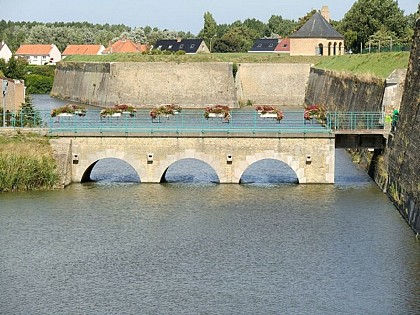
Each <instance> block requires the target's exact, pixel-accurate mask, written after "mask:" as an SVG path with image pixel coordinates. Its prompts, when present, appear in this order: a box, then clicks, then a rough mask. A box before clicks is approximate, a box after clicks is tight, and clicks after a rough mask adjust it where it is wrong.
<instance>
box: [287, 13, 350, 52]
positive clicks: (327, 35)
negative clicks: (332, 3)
mask: <svg viewBox="0 0 420 315" xmlns="http://www.w3.org/2000/svg"><path fill="white" fill-rule="evenodd" d="M329 21H330V11H329V9H328V7H326V6H324V7H322V10H321V12H316V13H315V14H314V15H313V16H312V17H311V18H310V19H309V20H308V21H307V22H306V23H305V24H304V25H303V26H302V27H301V28H300V29H299V30H297V31H296V32H295V33H293V34H292V35H291V36H290V55H291V56H335V55H343V54H344V36H343V35H341V34H340V33H339V32H337V31H336V30H335V29H334V28H333V27H332V25H331V24H330V23H329Z"/></svg>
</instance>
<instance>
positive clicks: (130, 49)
mask: <svg viewBox="0 0 420 315" xmlns="http://www.w3.org/2000/svg"><path fill="white" fill-rule="evenodd" d="M148 49H149V48H148V46H147V45H142V44H137V43H133V42H132V41H131V40H129V39H120V40H118V41H116V42H115V43H113V44H110V45H109V46H108V47H107V48H106V49H105V50H104V51H103V52H102V54H114V53H141V52H144V51H147V50H148Z"/></svg>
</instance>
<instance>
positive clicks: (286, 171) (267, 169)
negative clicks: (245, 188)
mask: <svg viewBox="0 0 420 315" xmlns="http://www.w3.org/2000/svg"><path fill="white" fill-rule="evenodd" d="M241 183H242V184H254V185H259V184H263V183H265V184H278V183H289V184H296V183H298V178H297V176H296V173H295V172H294V171H293V169H292V168H291V167H290V166H288V165H287V164H286V163H283V162H281V161H277V160H272V159H265V160H261V161H258V162H255V163H253V164H252V165H250V166H249V167H248V168H247V169H246V170H245V172H244V173H243V175H242V177H241Z"/></svg>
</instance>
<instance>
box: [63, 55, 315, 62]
mask: <svg viewBox="0 0 420 315" xmlns="http://www.w3.org/2000/svg"><path fill="white" fill-rule="evenodd" d="M321 58H322V57H319V56H293V57H291V56H289V55H288V54H272V53H261V54H252V53H226V54H221V53H215V54H195V55H142V54H136V53H124V54H109V55H99V56H82V55H78V56H76V55H74V56H68V57H66V59H65V60H64V61H75V62H179V63H184V62H232V63H241V62H249V63H264V62H267V63H311V64H314V63H317V62H319V61H320V60H321Z"/></svg>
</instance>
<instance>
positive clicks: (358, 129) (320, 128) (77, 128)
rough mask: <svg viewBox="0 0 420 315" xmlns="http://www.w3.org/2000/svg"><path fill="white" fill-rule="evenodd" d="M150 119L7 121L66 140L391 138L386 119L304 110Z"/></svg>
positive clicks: (44, 114) (145, 113)
mask: <svg viewBox="0 0 420 315" xmlns="http://www.w3.org/2000/svg"><path fill="white" fill-rule="evenodd" d="M149 113H150V111H149V110H145V109H144V110H138V111H137V112H136V113H135V115H133V116H130V115H129V114H122V115H120V116H118V117H101V115H100V111H99V110H91V109H90V110H88V112H87V114H86V116H83V117H80V116H78V115H71V116H61V117H51V115H50V111H39V113H38V116H37V117H35V116H33V117H32V118H31V117H28V115H27V114H22V113H20V114H19V113H18V114H17V115H16V116H12V117H11V118H10V117H9V119H8V121H9V125H12V126H15V127H18V126H22V125H25V124H27V125H29V126H38V127H43V128H45V129H47V130H48V133H49V134H50V135H57V136H64V137H67V136H72V137H75V136H76V137H77V136H79V137H83V136H89V137H104V136H106V137H127V136H128V137H259V138H281V137H289V138H293V137H295V138H307V137H325V138H333V137H336V138H337V137H338V138H339V139H346V137H347V138H352V137H353V140H352V141H353V142H354V136H355V135H358V137H365V138H366V137H368V136H369V135H375V136H382V138H386V137H387V131H386V130H384V125H383V115H382V113H368V112H363V113H337V112H333V113H328V114H327V119H326V122H325V121H324V122H323V123H320V122H319V121H317V120H311V121H307V120H305V119H304V116H303V110H298V111H296V110H295V111H293V110H287V111H285V112H284V118H283V119H282V120H281V121H277V120H276V118H264V117H261V116H260V114H259V113H257V112H256V111H255V110H249V109H245V110H241V109H237V110H232V111H231V113H230V114H231V115H230V118H229V120H225V119H224V118H223V117H221V118H208V119H206V118H205V117H204V115H203V114H204V111H203V110H198V109H196V110H183V111H182V112H181V113H179V114H177V115H169V116H167V117H162V116H161V117H158V118H156V119H152V118H151V117H150V114H149ZM23 117H24V118H25V119H26V120H25V121H23V120H22V118H23ZM31 119H33V121H31ZM375 141H376V140H375ZM359 142H360V141H359ZM376 142H378V141H376Z"/></svg>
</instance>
